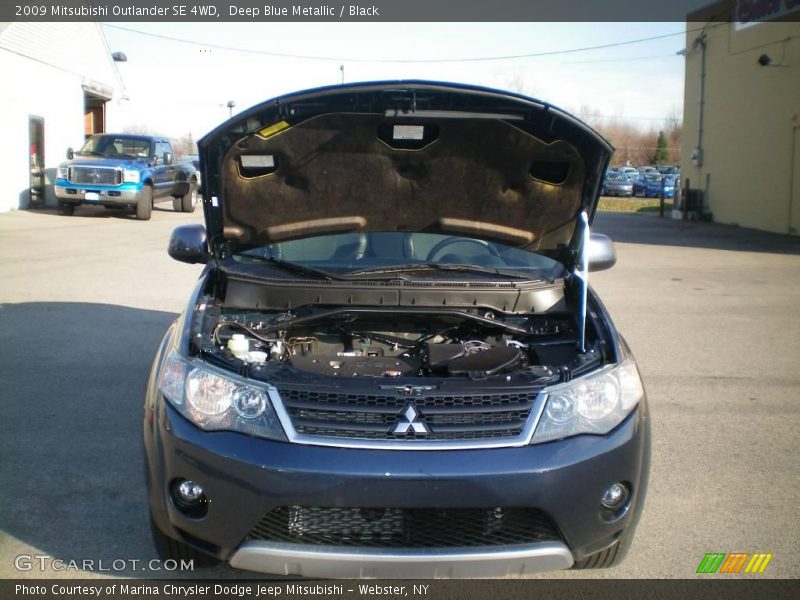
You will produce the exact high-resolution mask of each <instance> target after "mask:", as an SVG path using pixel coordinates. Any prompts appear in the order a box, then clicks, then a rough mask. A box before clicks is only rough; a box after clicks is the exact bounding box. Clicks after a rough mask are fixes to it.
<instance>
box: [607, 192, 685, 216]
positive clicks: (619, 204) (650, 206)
mask: <svg viewBox="0 0 800 600" xmlns="http://www.w3.org/2000/svg"><path fill="white" fill-rule="evenodd" d="M660 206H661V199H660V198H610V197H608V196H603V197H602V198H600V204H599V206H598V207H597V210H600V211H605V212H641V213H657V212H658V211H659V207H660ZM671 210H672V200H671V199H667V200H665V201H664V211H665V212H669V211H671Z"/></svg>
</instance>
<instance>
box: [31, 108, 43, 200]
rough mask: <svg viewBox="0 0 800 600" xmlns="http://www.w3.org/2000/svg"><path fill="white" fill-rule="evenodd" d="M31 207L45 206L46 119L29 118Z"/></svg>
mask: <svg viewBox="0 0 800 600" xmlns="http://www.w3.org/2000/svg"><path fill="white" fill-rule="evenodd" d="M28 163H29V166H30V187H29V194H30V196H29V199H28V200H29V202H28V204H29V206H44V199H45V196H44V181H45V177H44V119H43V118H42V117H33V116H31V117H28Z"/></svg>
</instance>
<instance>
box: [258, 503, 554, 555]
mask: <svg viewBox="0 0 800 600" xmlns="http://www.w3.org/2000/svg"><path fill="white" fill-rule="evenodd" d="M248 539H252V540H265V541H274V542H290V543H296V544H309V545H317V546H328V545H330V546H355V547H373V548H374V547H379V548H453V547H462V548H463V547H481V546H512V545H515V544H531V543H537V542H550V541H561V537H560V535H559V533H558V530H557V529H556V527H555V525H554V524H553V522H552V521H551V520H550V518H549V517H548V516H547V515H546V514H544V513H543V512H542V511H540V510H537V509H532V508H505V507H494V508H444V509H438V508H338V507H330V508H329V507H320V506H282V507H280V508H276V509H275V510H273V511H271V512H269V513H267V514H266V515H265V516H264V518H263V519H261V521H259V523H258V524H257V525H256V526H255V527H254V528H253V529H252V531H251V532H250V534H249V536H248Z"/></svg>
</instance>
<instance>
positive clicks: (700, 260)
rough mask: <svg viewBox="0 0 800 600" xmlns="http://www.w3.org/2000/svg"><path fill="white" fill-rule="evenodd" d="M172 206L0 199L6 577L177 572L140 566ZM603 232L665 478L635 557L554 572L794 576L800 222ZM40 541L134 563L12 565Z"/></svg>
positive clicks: (173, 265) (622, 219) (659, 222)
mask: <svg viewBox="0 0 800 600" xmlns="http://www.w3.org/2000/svg"><path fill="white" fill-rule="evenodd" d="M163 207H164V208H163V209H157V210H156V211H154V212H153V218H152V220H151V221H149V222H140V221H136V220H135V219H134V218H132V217H131V216H129V215H127V214H125V213H122V212H120V211H111V210H105V209H102V208H85V207H83V208H78V209H77V210H76V214H75V216H74V217H62V216H58V215H56V214H55V213H54V211H50V210H39V211H15V212H11V213H6V214H2V215H0V249H2V260H0V281H1V282H2V284H1V287H0V344H1V346H0V347H2V351H1V352H0V382H2V400H1V401H0V503H1V504H2V507H3V510H0V578H11V577H52V576H58V577H83V576H96V575H98V574H99V575H118V576H124V577H130V576H135V577H143V576H146V577H165V576H166V577H169V576H173V574H171V573H169V572H149V571H144V572H143V571H142V570H141V569H142V565H143V564H146V563H147V561H149V560H150V559H153V558H155V551H154V549H153V547H152V545H151V541H150V533H149V526H148V520H147V502H146V496H145V491H144V482H143V473H142V470H143V464H142V450H141V433H140V432H141V415H142V401H143V397H144V389H145V381H146V378H147V375H148V371H149V368H150V364H151V361H152V357H153V354H154V352H155V348H156V346H157V344H158V342H159V340H160V339H161V336H162V335H163V333H164V331H165V330H166V328H167V326H168V325H169V323H170V322H171V321H172V320H173V319H174V318H175V317H176V316H177V314H178V313H179V312H180V311H181V310H182V309H183V307H184V305H185V303H186V301H187V298H188V295H189V292H190V290H191V289H192V285H193V283H194V282H195V280H196V278H197V276H198V275H199V273H200V267H199V266H194V265H186V264H182V263H178V262H175V261H173V260H171V259H170V258H169V257H168V256H167V254H166V246H167V240H168V238H169V234H170V231H171V230H172V228H173V227H175V226H177V225H180V224H185V223H188V222H201V220H202V215H201V213H200V211H198V212H196V213H194V214H191V215H187V214H181V213H174V212H172V211H171V210H170V209H169V208H168V205H166V204H165V205H163ZM595 230H596V231H599V232H603V233H607V234H609V235H611V237H612V238H613V239H614V240H615V241H616V242H617V252H618V256H619V262H618V264H617V266H616V267H615V268H614V269H612V270H610V271H607V272H603V273H597V274H593V275H592V276H591V282H592V284H593V285H594V286H595V288H596V289H597V290H598V291H599V292H600V295H601V298H602V299H603V301H604V302H605V304H606V306H607V307H608V308H609V310H610V311H611V314H612V316H613V317H614V319H615V321H616V323H617V326H618V327H619V329H620V330H621V331H622V333H623V335H625V337H626V338H627V340H628V342H629V343H630V345H631V347H632V348H633V350H634V352H635V354H636V356H637V359H638V361H639V367H640V370H641V372H642V375H643V377H644V380H645V384H646V387H647V391H648V395H649V399H650V406H651V412H652V422H653V437H654V447H653V464H652V475H651V484H650V491H649V497H648V499H647V503H646V507H645V513H644V516H643V518H642V521H641V523H640V525H639V528H638V531H637V535H636V539H635V542H634V545H633V549H632V551H631V554H630V555H629V557H628V559H627V560H626V561H625V562H624V563H623V564H622V565H621V566H619V567H617V568H614V569H610V570H601V571H582V572H567V573H555V574H550V575H547V576H548V577H598V578H605V577H633V578H660V577H680V578H686V577H694V576H695V570H696V568H697V566H698V564H699V563H700V561H701V559H702V558H703V556H704V554H705V553H707V552H726V553H727V552H751V553H755V552H768V553H772V554H773V555H774V557H773V559H772V561H771V563H770V564H769V566H768V568H767V570H766V571H765V573H764V574H763V575H760V577H766V576H771V577H798V576H800V568H798V560H800V559H799V558H798V557H800V500H799V499H800V468H798V456H799V455H800V393H798V392H800V368H798V364H799V363H800V309H799V308H798V307H800V238H797V237H788V236H779V235H771V234H764V233H759V232H754V231H749V230H744V229H739V228H736V227H730V226H724V225H714V224H707V223H684V222H678V221H671V220H668V219H659V218H658V217H657V216H653V215H643V214H623V213H603V214H600V215H598V218H597V219H596V222H595ZM33 555H46V556H49V557H52V558H53V559H60V560H62V561H65V562H67V563H68V562H69V561H71V560H72V561H82V560H93V561H96V562H95V565H97V564H98V563H99V561H103V564H104V565H106V566H108V565H111V564H112V561H114V560H118V559H124V560H126V561H140V562H139V563H135V564H136V566H126V567H125V568H122V569H120V570H112V571H106V572H101V573H97V572H95V573H91V572H88V571H83V570H79V571H72V570H69V571H59V572H54V571H52V570H50V569H45V570H41V569H39V568H38V567H37V566H36V565H34V566H33V567H32V568H31V569H30V570H25V571H19V570H18V569H17V568H16V567H15V561H16V562H17V563H18V565H19V564H20V562H19V560H17V559H16V557H18V556H33ZM21 564H22V566H25V565H26V564H28V563H27V562H26V561H25V560H24V559H23V561H22V563H21ZM117 564H118V565H119V564H120V563H117ZM130 564H131V565H133V564H134V563H130ZM183 575H192V576H198V575H201V576H202V575H208V576H213V577H240V576H246V577H251V576H252V575H251V574H247V573H241V572H236V571H234V570H232V569H229V568H228V567H226V566H220V567H217V568H214V569H212V570H210V571H208V572H204V573H199V572H195V573H193V574H190V573H185V574H183ZM175 576H181V575H180V574H177V575H175ZM705 577H708V576H707V575H706V576H705ZM743 577H744V576H743ZM748 577H752V576H748Z"/></svg>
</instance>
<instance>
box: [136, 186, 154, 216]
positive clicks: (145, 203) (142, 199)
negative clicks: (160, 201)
mask: <svg viewBox="0 0 800 600" xmlns="http://www.w3.org/2000/svg"><path fill="white" fill-rule="evenodd" d="M152 212H153V188H152V187H151V186H149V185H146V186H144V187H143V188H142V192H141V193H140V194H139V199H138V200H137V201H136V218H137V219H139V220H140V221H149V220H150V215H151V214H152Z"/></svg>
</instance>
